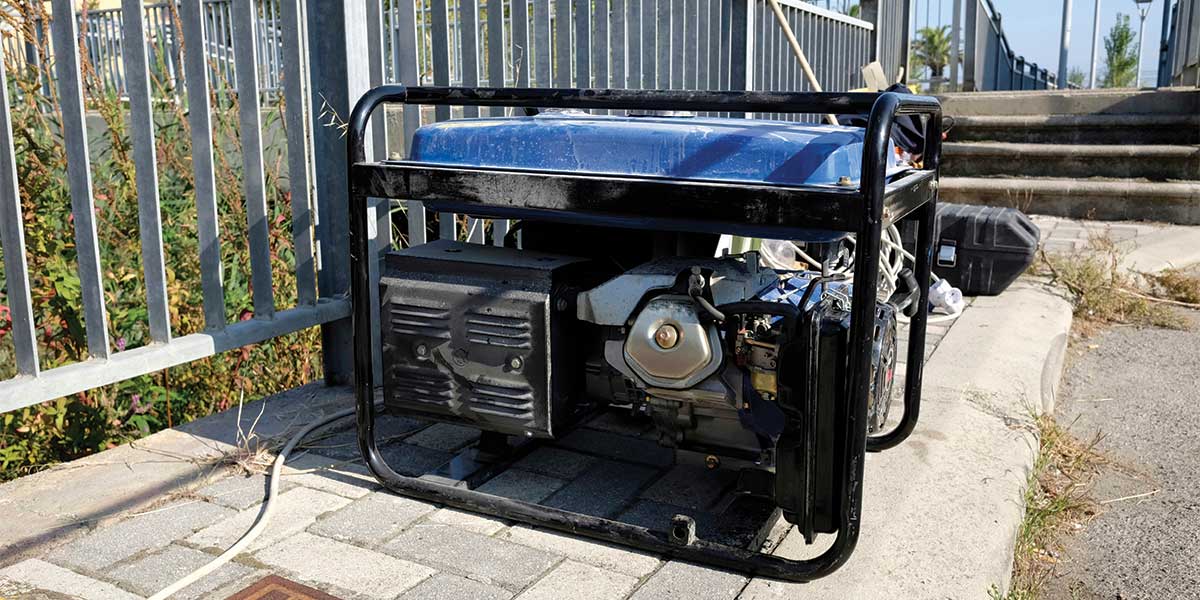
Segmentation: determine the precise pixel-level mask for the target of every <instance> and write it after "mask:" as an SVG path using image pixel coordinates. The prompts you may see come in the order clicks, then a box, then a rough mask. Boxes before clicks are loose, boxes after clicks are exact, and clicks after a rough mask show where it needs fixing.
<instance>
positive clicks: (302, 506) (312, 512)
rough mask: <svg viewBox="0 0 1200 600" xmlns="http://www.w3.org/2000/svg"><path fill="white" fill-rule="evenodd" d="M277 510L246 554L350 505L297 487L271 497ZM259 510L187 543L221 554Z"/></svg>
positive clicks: (244, 513) (246, 512)
mask: <svg viewBox="0 0 1200 600" xmlns="http://www.w3.org/2000/svg"><path fill="white" fill-rule="evenodd" d="M275 502H278V503H279V504H278V506H276V507H275V512H274V514H273V516H272V517H271V523H270V526H269V527H267V528H265V529H264V530H263V532H262V534H260V535H259V536H258V539H255V540H254V541H253V542H251V544H250V550H255V549H258V548H265V547H267V546H269V545H271V544H273V543H275V542H277V541H279V540H281V539H283V538H286V537H288V536H290V535H292V534H295V533H298V532H301V531H304V529H305V528H307V527H308V526H309V525H311V524H312V523H313V522H314V521H316V520H317V517H318V516H320V515H322V514H324V513H327V512H330V511H334V510H337V509H339V508H341V507H343V506H345V505H346V504H349V503H350V501H349V500H347V499H346V498H343V497H341V496H335V495H333V494H328V493H325V492H320V491H317V490H310V489H308V488H303V487H298V488H295V489H293V490H291V491H289V492H284V493H283V494H280V495H279V496H276V497H275ZM259 512H261V507H259V506H255V507H252V508H248V509H246V510H243V511H241V512H239V513H237V514H236V515H233V516H232V517H230V518H227V519H224V520H222V521H221V522H219V523H216V524H215V525H212V526H210V527H206V528H205V529H202V530H200V531H198V532H196V533H195V534H193V535H192V536H190V537H188V538H187V542H188V543H189V544H192V545H194V546H198V547H200V548H215V549H218V550H222V551H224V550H225V549H226V548H228V547H229V546H232V545H233V544H234V543H235V542H237V540H238V538H240V537H242V535H243V534H245V533H246V531H247V530H248V529H250V527H251V526H252V525H253V524H254V522H255V521H256V520H257V519H258V514H259Z"/></svg>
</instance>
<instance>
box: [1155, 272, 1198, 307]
mask: <svg viewBox="0 0 1200 600" xmlns="http://www.w3.org/2000/svg"><path fill="white" fill-rule="evenodd" d="M1146 278H1147V279H1148V280H1149V282H1150V284H1151V290H1150V291H1151V293H1152V294H1153V295H1154V296H1157V297H1159V298H1166V299H1170V300H1174V301H1177V302H1185V303H1187V304H1197V305H1200V265H1193V266H1191V267H1187V268H1182V269H1164V270H1162V271H1160V272H1158V273H1155V274H1150V275H1146Z"/></svg>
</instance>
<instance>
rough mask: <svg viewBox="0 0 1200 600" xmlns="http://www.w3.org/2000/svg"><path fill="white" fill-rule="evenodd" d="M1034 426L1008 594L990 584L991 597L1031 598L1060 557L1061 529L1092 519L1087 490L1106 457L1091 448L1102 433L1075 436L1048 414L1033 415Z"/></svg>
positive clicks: (1093, 510) (1003, 599)
mask: <svg viewBox="0 0 1200 600" xmlns="http://www.w3.org/2000/svg"><path fill="white" fill-rule="evenodd" d="M1033 426H1034V429H1035V431H1036V433H1037V437H1038V454H1037V458H1036V459H1035V460H1034V464H1033V470H1032V471H1030V473H1029V480H1028V483H1027V485H1026V489H1025V497H1024V499H1023V500H1024V504H1025V518H1024V520H1022V521H1021V527H1020V529H1019V530H1018V532H1017V543H1016V550H1015V552H1014V555H1013V576H1012V582H1011V583H1010V585H1009V590H1008V592H1007V593H1001V592H1000V590H999V588H997V587H996V586H992V588H991V589H990V590H988V594H989V596H990V597H991V598H993V599H994V600H1036V599H1037V598H1038V597H1039V596H1040V594H1041V591H1042V589H1043V588H1044V586H1045V584H1046V583H1047V582H1048V581H1049V580H1050V577H1051V576H1052V575H1053V574H1054V569H1055V566H1056V565H1057V564H1058V562H1059V560H1060V557H1061V553H1062V552H1061V548H1060V546H1059V543H1058V540H1059V539H1060V536H1061V534H1062V533H1064V532H1068V531H1071V530H1073V529H1075V528H1076V527H1077V526H1080V525H1082V524H1084V523H1086V522H1087V521H1089V520H1091V519H1092V518H1093V517H1094V516H1095V515H1096V513H1097V510H1098V506H1097V505H1096V504H1095V502H1093V501H1092V500H1091V499H1090V497H1089V494H1088V491H1089V489H1090V488H1091V484H1092V481H1093V480H1094V478H1095V476H1096V474H1097V472H1098V468H1099V466H1100V465H1101V464H1103V463H1104V462H1105V460H1104V458H1103V457H1102V456H1101V455H1100V454H1099V453H1098V452H1097V451H1096V446H1097V444H1098V443H1099V442H1100V440H1101V439H1102V436H1101V435H1100V434H1097V435H1095V436H1094V437H1092V438H1091V439H1089V440H1087V441H1082V440H1079V439H1077V438H1076V437H1074V436H1073V435H1071V433H1070V431H1068V429H1067V428H1065V427H1063V426H1061V425H1059V424H1058V422H1056V421H1055V420H1054V416H1053V415H1048V414H1044V415H1040V416H1038V417H1037V418H1036V419H1034V421H1033Z"/></svg>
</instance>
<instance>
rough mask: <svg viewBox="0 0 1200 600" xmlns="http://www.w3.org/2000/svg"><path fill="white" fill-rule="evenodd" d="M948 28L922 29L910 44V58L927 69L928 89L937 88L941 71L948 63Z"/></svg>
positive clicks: (949, 41)
mask: <svg viewBox="0 0 1200 600" xmlns="http://www.w3.org/2000/svg"><path fill="white" fill-rule="evenodd" d="M951 43H952V40H951V39H950V27H949V26H948V25H943V26H941V27H922V28H921V29H919V30H917V39H915V40H913V43H912V58H913V60H914V61H915V62H916V64H918V65H925V67H926V68H928V69H929V79H930V87H938V86H939V85H940V81H938V80H939V79H940V78H941V77H942V71H944V70H945V69H946V64H947V63H949V62H950V44H951Z"/></svg>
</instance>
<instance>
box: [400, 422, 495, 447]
mask: <svg viewBox="0 0 1200 600" xmlns="http://www.w3.org/2000/svg"><path fill="white" fill-rule="evenodd" d="M477 439H479V430H478V429H472V428H470V427H463V426H462V425H451V424H449V423H435V424H433V425H431V426H429V427H427V428H425V429H422V430H421V431H418V432H416V433H414V434H412V435H410V436H408V438H407V439H405V440H404V441H406V442H408V443H409V444H413V445H416V446H421V447H422V448H429V449H430V450H441V451H442V452H453V451H455V450H458V449H459V448H462V447H463V446H466V445H467V444H470V443H471V442H474V441H475V440H477Z"/></svg>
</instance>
